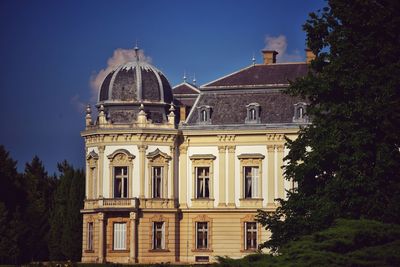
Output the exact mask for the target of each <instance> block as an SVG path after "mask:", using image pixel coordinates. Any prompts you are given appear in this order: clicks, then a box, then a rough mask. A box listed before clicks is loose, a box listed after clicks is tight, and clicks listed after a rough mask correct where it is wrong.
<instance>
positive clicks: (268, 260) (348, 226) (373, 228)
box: [219, 219, 400, 267]
mask: <svg viewBox="0 0 400 267" xmlns="http://www.w3.org/2000/svg"><path fill="white" fill-rule="evenodd" d="M399 250H400V226H399V225H395V224H385V223H381V222H378V221H372V220H364V219H361V220H345V219H338V220H336V221H335V222H334V223H333V225H332V227H330V228H328V229H325V230H322V231H318V232H315V233H313V234H310V235H305V236H302V237H301V238H299V239H298V240H295V241H290V242H288V243H287V244H285V245H283V246H282V247H281V248H280V251H279V254H278V255H271V254H252V255H248V256H246V257H245V258H243V259H239V260H233V259H229V258H219V262H220V264H219V266H230V267H232V266H241V267H244V266H264V267H267V266H270V267H277V266H296V267H300V266H360V267H361V266H365V267H366V266H369V267H373V266H400V255H399V253H398V251H399Z"/></svg>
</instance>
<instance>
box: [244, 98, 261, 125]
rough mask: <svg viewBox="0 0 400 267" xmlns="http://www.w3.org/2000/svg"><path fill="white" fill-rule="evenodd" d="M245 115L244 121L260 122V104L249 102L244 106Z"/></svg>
mask: <svg viewBox="0 0 400 267" xmlns="http://www.w3.org/2000/svg"><path fill="white" fill-rule="evenodd" d="M246 108H247V116H246V119H245V123H260V121H261V120H260V104H258V103H251V104H248V105H247V106H246Z"/></svg>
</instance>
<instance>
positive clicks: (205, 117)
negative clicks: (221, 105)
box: [197, 106, 211, 124]
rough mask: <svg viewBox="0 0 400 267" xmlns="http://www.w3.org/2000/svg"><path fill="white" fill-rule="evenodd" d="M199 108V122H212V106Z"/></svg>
mask: <svg viewBox="0 0 400 267" xmlns="http://www.w3.org/2000/svg"><path fill="white" fill-rule="evenodd" d="M197 109H198V119H197V122H198V123H200V124H211V107H210V106H200V107H198V108H197Z"/></svg>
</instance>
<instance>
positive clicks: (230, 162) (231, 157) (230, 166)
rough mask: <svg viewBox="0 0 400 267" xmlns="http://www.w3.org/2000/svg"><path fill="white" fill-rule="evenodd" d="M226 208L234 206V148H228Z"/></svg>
mask: <svg viewBox="0 0 400 267" xmlns="http://www.w3.org/2000/svg"><path fill="white" fill-rule="evenodd" d="M227 148H228V179H227V181H228V207H236V204H235V150H236V146H228V147H227Z"/></svg>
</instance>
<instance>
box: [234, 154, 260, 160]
mask: <svg viewBox="0 0 400 267" xmlns="http://www.w3.org/2000/svg"><path fill="white" fill-rule="evenodd" d="M237 157H238V159H264V158H265V156H264V155H263V154H260V153H251V154H246V153H244V154H240V155H238V156H237Z"/></svg>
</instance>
